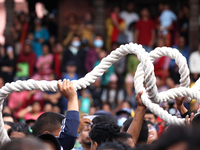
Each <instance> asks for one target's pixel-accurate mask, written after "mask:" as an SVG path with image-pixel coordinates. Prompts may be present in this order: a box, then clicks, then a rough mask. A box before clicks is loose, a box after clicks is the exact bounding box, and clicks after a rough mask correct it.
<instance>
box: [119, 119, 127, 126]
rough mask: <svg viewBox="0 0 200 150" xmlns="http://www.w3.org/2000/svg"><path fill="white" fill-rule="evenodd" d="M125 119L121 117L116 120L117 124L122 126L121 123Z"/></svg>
mask: <svg viewBox="0 0 200 150" xmlns="http://www.w3.org/2000/svg"><path fill="white" fill-rule="evenodd" d="M126 120H127V118H126V117H121V118H119V119H118V120H117V125H118V126H120V127H122V126H123V123H124V122H125V121H126Z"/></svg>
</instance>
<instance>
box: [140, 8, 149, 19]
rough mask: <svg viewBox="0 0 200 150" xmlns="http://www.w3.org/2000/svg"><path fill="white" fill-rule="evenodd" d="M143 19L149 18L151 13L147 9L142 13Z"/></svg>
mask: <svg viewBox="0 0 200 150" xmlns="http://www.w3.org/2000/svg"><path fill="white" fill-rule="evenodd" d="M141 16H142V17H149V11H148V10H147V9H143V10H142V12H141Z"/></svg>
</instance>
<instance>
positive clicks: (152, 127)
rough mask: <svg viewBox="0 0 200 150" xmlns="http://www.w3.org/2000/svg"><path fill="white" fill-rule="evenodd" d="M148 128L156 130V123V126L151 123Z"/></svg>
mask: <svg viewBox="0 0 200 150" xmlns="http://www.w3.org/2000/svg"><path fill="white" fill-rule="evenodd" d="M148 128H149V130H156V127H155V125H154V126H153V125H150V126H149V127H148Z"/></svg>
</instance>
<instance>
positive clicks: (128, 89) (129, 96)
mask: <svg viewBox="0 0 200 150" xmlns="http://www.w3.org/2000/svg"><path fill="white" fill-rule="evenodd" d="M124 93H125V99H124V100H125V101H127V102H129V103H130V104H131V108H132V109H133V110H136V108H137V102H136V100H135V95H136V94H135V89H134V80H133V76H132V75H131V74H127V76H126V78H125V91H124Z"/></svg>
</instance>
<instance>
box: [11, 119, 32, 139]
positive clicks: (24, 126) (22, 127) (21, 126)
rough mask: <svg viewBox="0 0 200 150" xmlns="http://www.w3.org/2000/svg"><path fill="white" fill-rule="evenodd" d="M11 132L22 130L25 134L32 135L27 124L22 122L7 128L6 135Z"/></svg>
mask: <svg viewBox="0 0 200 150" xmlns="http://www.w3.org/2000/svg"><path fill="white" fill-rule="evenodd" d="M12 132H22V133H24V134H25V135H26V136H28V135H32V133H31V132H30V130H29V126H28V125H27V124H26V123H24V122H19V123H17V124H14V125H13V126H12V128H11V129H9V130H8V136H10V135H11V133H12Z"/></svg>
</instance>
